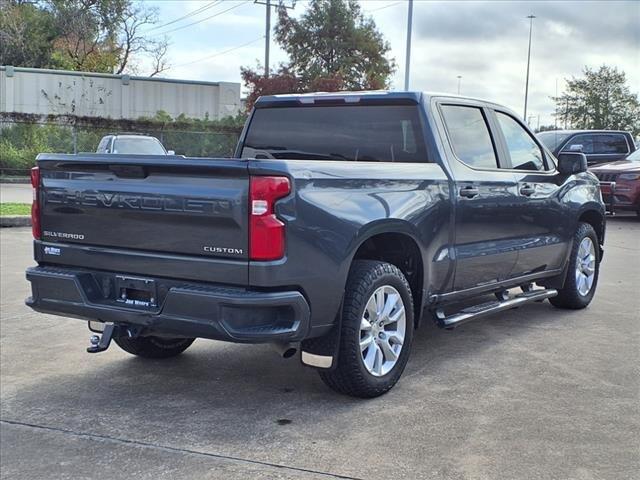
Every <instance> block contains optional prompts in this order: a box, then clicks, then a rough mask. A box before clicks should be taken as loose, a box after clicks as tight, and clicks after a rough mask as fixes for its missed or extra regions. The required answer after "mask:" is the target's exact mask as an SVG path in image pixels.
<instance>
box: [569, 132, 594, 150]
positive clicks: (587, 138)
mask: <svg viewBox="0 0 640 480" xmlns="http://www.w3.org/2000/svg"><path fill="white" fill-rule="evenodd" d="M580 147H582V148H580ZM562 151H563V152H571V151H574V152H582V153H584V154H586V155H590V154H593V153H595V152H594V151H593V135H576V136H575V137H573V138H572V139H571V140H569V141H568V142H567V143H566V145H565V146H564V147H562Z"/></svg>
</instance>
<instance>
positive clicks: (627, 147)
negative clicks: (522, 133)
mask: <svg viewBox="0 0 640 480" xmlns="http://www.w3.org/2000/svg"><path fill="white" fill-rule="evenodd" d="M538 138H539V139H540V140H541V141H542V143H544V144H545V146H546V147H547V148H548V149H549V150H551V153H553V154H554V155H555V156H556V157H557V156H558V155H559V154H560V153H561V152H582V153H584V154H585V155H586V156H587V163H588V164H589V165H596V164H599V163H607V162H613V161H616V160H622V159H624V158H625V157H627V156H628V155H629V154H630V153H633V152H635V151H636V145H635V142H634V140H633V136H632V135H631V134H630V133H629V132H624V131H621V130H552V131H548V132H541V133H538Z"/></svg>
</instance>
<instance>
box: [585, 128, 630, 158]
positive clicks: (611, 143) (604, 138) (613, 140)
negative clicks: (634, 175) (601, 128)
mask: <svg viewBox="0 0 640 480" xmlns="http://www.w3.org/2000/svg"><path fill="white" fill-rule="evenodd" d="M593 139H594V145H593V153H595V154H599V155H616V154H625V153H629V146H628V145H627V140H626V139H625V138H624V135H621V134H615V133H611V134H599V135H594V137H593Z"/></svg>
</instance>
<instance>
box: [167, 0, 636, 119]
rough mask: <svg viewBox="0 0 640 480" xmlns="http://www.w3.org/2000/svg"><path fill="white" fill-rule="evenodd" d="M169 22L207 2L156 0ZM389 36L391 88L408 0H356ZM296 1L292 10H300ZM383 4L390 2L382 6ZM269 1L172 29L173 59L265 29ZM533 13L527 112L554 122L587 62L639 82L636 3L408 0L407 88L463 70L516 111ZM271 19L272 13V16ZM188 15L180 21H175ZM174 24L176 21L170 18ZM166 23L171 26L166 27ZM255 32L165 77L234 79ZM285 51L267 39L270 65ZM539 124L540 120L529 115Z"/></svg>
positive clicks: (437, 87) (445, 80) (254, 54)
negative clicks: (563, 94)
mask: <svg viewBox="0 0 640 480" xmlns="http://www.w3.org/2000/svg"><path fill="white" fill-rule="evenodd" d="M236 3H239V2H237V1H235V0H233V1H232V0H225V1H224V2H222V4H223V5H217V6H216V7H215V8H211V9H210V10H207V11H206V12H205V13H203V14H201V15H198V16H194V17H192V18H190V19H189V20H188V21H195V20H196V19H200V18H204V17H206V16H209V15H212V14H214V13H215V12H217V11H219V10H224V9H226V8H229V6H232V5H233V4H236ZM155 4H156V5H157V6H158V7H159V8H160V10H161V15H162V17H163V19H165V21H170V20H171V19H173V18H176V17H179V16H181V15H184V14H186V13H187V12H189V11H193V10H195V9H197V8H199V7H201V6H203V5H205V4H206V2H197V1H189V2H171V1H163V2H156V3H155ZM361 4H362V8H363V11H364V12H365V13H366V14H370V15H371V16H372V17H373V18H374V20H375V21H376V23H377V25H378V27H379V29H380V30H381V31H382V33H383V34H384V36H385V38H386V39H387V41H389V43H390V45H391V49H392V52H391V55H392V56H393V57H395V60H396V63H397V65H398V70H397V72H396V73H395V75H394V77H393V81H392V86H393V87H394V88H402V86H403V84H404V58H405V42H406V15H407V5H406V3H404V2H400V3H398V0H395V1H394V0H384V1H382V0H370V1H362V2H361ZM305 7H306V2H304V1H298V2H297V6H296V9H295V10H294V11H293V12H292V14H293V15H296V16H299V15H301V14H302V13H303V11H304V8H305ZM385 7H387V8H385ZM264 9H265V7H264V6H263V5H257V4H254V3H253V2H248V4H247V5H241V6H239V7H238V8H236V9H233V10H231V11H229V12H228V13H226V14H222V15H220V16H217V17H215V18H213V19H210V20H209V21H205V22H202V23H201V24H198V25H195V26H193V27H190V28H186V29H183V30H178V31H176V32H174V33H172V34H171V41H172V47H171V51H170V53H171V59H172V63H173V64H174V65H179V64H183V63H187V62H190V61H193V60H197V59H199V58H203V57H206V56H208V55H213V54H215V53H216V52H223V51H225V50H227V49H229V48H233V47H235V46H237V45H241V44H244V43H246V42H249V41H251V40H252V39H256V38H259V37H260V36H261V35H263V34H264V16H265V10H264ZM530 13H534V14H535V15H536V16H537V17H538V18H536V19H535V20H534V29H533V45H532V54H531V79H530V96H529V113H530V114H531V115H534V116H537V115H540V116H541V118H540V121H541V123H544V124H548V123H553V119H552V117H551V114H552V113H553V110H554V105H553V102H552V101H551V100H550V98H549V97H550V96H552V95H555V93H556V81H557V82H558V85H559V89H560V91H561V90H562V88H563V86H564V78H570V77H571V76H579V75H580V74H581V71H582V69H583V68H584V66H585V65H589V66H590V67H598V66H600V65H602V64H607V65H612V66H617V67H618V68H619V69H621V70H624V71H625V72H626V73H627V78H628V83H629V85H630V86H631V88H632V89H633V90H634V91H636V92H638V91H639V90H640V28H639V27H638V25H639V23H640V2H636V1H627V2H612V1H568V2H567V1H565V2H561V1H558V2H503V1H493V2H466V1H465V2H456V1H444V2H436V1H429V2H420V1H416V2H415V3H414V24H413V29H414V34H413V44H412V58H411V88H412V89H416V90H431V91H445V92H453V93H455V92H456V90H457V82H458V79H457V78H456V77H457V76H458V75H462V77H463V78H462V82H461V83H462V92H461V93H462V94H464V95H470V96H475V97H480V98H487V99H490V100H494V101H496V102H498V103H502V104H505V105H507V106H510V107H511V108H513V109H514V110H515V111H516V112H519V113H522V108H523V102H524V81H525V69H526V55H527V42H528V34H529V23H528V20H527V19H526V18H525V17H526V16H527V15H528V14H530ZM272 19H273V22H275V21H276V15H275V14H274V15H272ZM188 21H185V22H179V23H177V24H176V26H179V25H182V24H184V23H188ZM172 26H173V25H172ZM167 28H168V27H167ZM263 45H264V44H263V43H262V42H261V41H258V42H257V43H254V44H252V45H249V46H247V47H244V48H242V49H239V50H236V51H233V52H231V53H229V54H226V55H222V56H219V57H214V58H212V59H210V60H205V61H203V62H200V63H196V64H193V65H189V66H185V67H176V68H174V69H172V70H170V71H169V72H168V73H167V75H166V76H168V77H176V78H187V79H201V80H210V81H216V80H221V81H236V82H239V81H240V66H243V65H244V66H253V65H255V64H256V61H260V62H262V61H263V58H264V46H263ZM283 61H286V55H285V54H284V52H283V51H282V50H281V49H280V48H278V46H277V45H276V44H275V42H273V41H272V43H271V65H272V67H274V66H275V65H276V64H277V63H279V62H283ZM535 122H536V123H537V119H536V120H535Z"/></svg>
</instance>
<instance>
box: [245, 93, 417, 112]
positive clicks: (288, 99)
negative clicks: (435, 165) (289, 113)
mask: <svg viewBox="0 0 640 480" xmlns="http://www.w3.org/2000/svg"><path fill="white" fill-rule="evenodd" d="M422 95H423V94H422V92H390V91H387V90H367V91H360V92H316V93H300V94H291V93H288V94H281V95H267V96H263V97H260V98H258V100H257V101H256V103H255V107H256V108H263V107H274V106H293V105H301V104H302V105H315V104H318V103H322V104H327V103H396V104H416V103H420V100H421V98H422Z"/></svg>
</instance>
